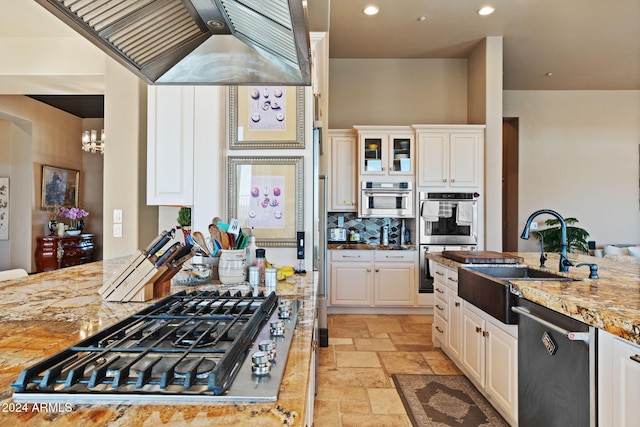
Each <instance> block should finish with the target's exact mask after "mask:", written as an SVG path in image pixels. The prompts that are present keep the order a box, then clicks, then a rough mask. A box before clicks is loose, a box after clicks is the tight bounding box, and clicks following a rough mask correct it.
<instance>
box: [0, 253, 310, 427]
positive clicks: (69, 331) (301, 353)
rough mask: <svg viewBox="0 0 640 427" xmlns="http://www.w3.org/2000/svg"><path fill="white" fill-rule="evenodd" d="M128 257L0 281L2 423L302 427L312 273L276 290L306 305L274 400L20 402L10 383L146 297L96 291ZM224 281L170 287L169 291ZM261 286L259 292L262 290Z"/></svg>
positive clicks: (123, 315)
mask: <svg viewBox="0 0 640 427" xmlns="http://www.w3.org/2000/svg"><path fill="white" fill-rule="evenodd" d="M128 259H129V258H128V257H122V258H117V259H113V260H105V261H98V262H93V263H90V264H82V265H79V266H75V267H69V268H64V269H61V270H55V271H52V272H47V273H39V274H33V275H30V276H28V277H25V278H22V279H15V280H7V281H3V282H0V425H21V426H41V425H45V424H46V425H56V426H74V427H76V426H79V425H82V426H127V427H135V426H153V427H157V426H200V425H225V426H230V425H235V426H283V425H286V426H300V425H304V419H305V416H306V414H305V405H306V403H307V389H308V381H309V368H310V363H311V339H312V332H313V320H314V313H315V311H316V307H315V304H316V301H315V290H316V278H315V275H314V274H307V275H304V276H297V275H295V276H292V277H289V278H288V279H287V281H281V282H278V284H277V287H276V294H277V295H279V296H283V297H285V298H292V297H297V298H298V299H299V300H300V301H301V302H302V306H301V308H300V311H299V314H298V323H297V326H296V332H295V334H294V337H293V341H292V343H291V349H290V352H289V356H288V360H287V366H286V369H285V372H284V378H283V380H282V386H281V388H280V394H279V396H278V400H277V401H276V402H265V403H262V402H261V403H244V402H229V403H226V402H215V403H207V404H175V405H160V404H131V405H128V404H118V405H102V404H95V405H76V404H72V405H70V406H69V405H59V407H48V408H44V410H39V408H38V407H37V405H35V404H19V405H18V404H15V403H14V402H13V401H12V399H11V395H12V393H13V388H12V387H11V383H12V382H13V381H15V380H16V379H17V378H18V375H19V374H20V372H21V371H22V370H23V369H24V368H26V367H28V366H31V365H33V364H34V363H36V362H38V361H40V360H42V359H44V358H45V357H48V356H51V355H53V354H55V353H56V352H58V351H60V350H63V349H65V348H67V347H69V346H71V345H73V344H75V343H76V342H78V341H80V340H82V339H84V338H86V337H88V336H90V335H92V334H94V333H96V332H98V331H99V330H101V329H104V328H106V327H107V326H109V325H112V324H114V323H116V322H117V321H119V320H122V319H123V318H126V317H128V316H131V315H132V314H134V313H136V312H138V311H140V310H141V309H143V308H144V307H146V306H148V305H150V304H151V303H153V302H154V301H155V300H152V301H147V302H144V303H133V302H130V303H119V302H106V301H102V300H101V298H100V295H99V294H98V289H99V288H100V287H101V286H102V284H103V281H104V280H107V279H108V278H109V277H111V276H112V274H113V273H114V272H115V271H116V269H117V268H118V267H119V266H120V265H122V264H123V263H125V262H126V261H127V260H128ZM198 288H201V289H202V288H204V289H215V288H225V289H227V288H230V286H224V285H215V284H211V285H203V286H200V287H185V286H175V285H174V286H172V288H171V293H176V292H179V291H182V290H186V291H187V292H189V291H191V290H195V289H198ZM261 289H262V288H260V289H259V290H261Z"/></svg>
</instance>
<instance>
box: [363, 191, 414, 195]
mask: <svg viewBox="0 0 640 427" xmlns="http://www.w3.org/2000/svg"><path fill="white" fill-rule="evenodd" d="M362 194H363V195H364V196H365V197H376V196H381V197H407V196H410V195H411V191H400V192H399V191H389V192H387V191H380V190H376V191H365V190H363V191H362Z"/></svg>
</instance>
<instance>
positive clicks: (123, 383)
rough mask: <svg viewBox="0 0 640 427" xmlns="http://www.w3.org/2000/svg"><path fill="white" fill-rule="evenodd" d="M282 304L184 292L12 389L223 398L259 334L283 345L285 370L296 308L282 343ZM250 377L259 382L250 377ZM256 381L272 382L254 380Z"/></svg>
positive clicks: (45, 364)
mask: <svg viewBox="0 0 640 427" xmlns="http://www.w3.org/2000/svg"><path fill="white" fill-rule="evenodd" d="M281 304H283V302H281ZM277 305H278V298H277V296H276V294H275V293H271V294H269V295H267V296H265V295H264V294H263V293H260V294H257V295H254V294H253V293H252V292H248V293H246V294H244V295H243V294H242V293H241V292H237V293H235V294H231V293H230V292H225V293H220V292H218V291H193V292H191V293H186V292H180V293H178V294H175V295H172V296H170V297H168V298H165V299H163V300H162V301H159V302H158V303H156V304H153V305H151V306H149V307H147V308H145V309H144V310H142V311H140V312H138V313H137V314H135V315H133V316H130V317H128V318H127V319H124V320H122V321H121V322H119V323H117V324H115V325H113V326H111V327H109V328H107V329H104V330H103V331H100V332H98V333H97V334H95V335H93V336H92V337H89V338H87V339H85V340H83V341H81V342H79V343H77V344H76V345H74V346H72V347H70V348H68V349H66V350H63V351H61V352H59V353H58V354H56V355H53V356H51V357H49V358H47V359H45V360H43V361H42V362H40V363H37V364H35V365H33V366H31V367H29V368H27V369H25V370H24V371H22V373H21V374H20V376H19V378H18V379H17V380H16V382H14V383H13V384H12V386H13V388H14V390H15V393H14V400H20V396H21V394H23V393H24V394H25V395H30V396H32V397H33V396H38V397H42V395H50V394H60V395H64V396H70V395H83V396H92V395H94V396H95V395H113V396H120V395H122V394H124V395H127V396H153V395H167V396H173V395H186V396H222V395H224V394H225V393H226V392H227V390H228V389H229V387H230V386H231V384H232V382H233V381H234V378H235V377H236V375H237V374H238V373H239V371H240V368H241V366H243V363H245V362H246V360H245V359H248V358H247V355H248V353H249V352H250V350H251V348H252V346H254V347H255V345H254V344H255V342H256V338H257V337H258V336H260V337H261V338H262V339H265V338H266V339H271V340H274V339H275V340H277V341H280V342H281V344H279V345H280V346H281V347H282V348H281V349H280V351H281V352H284V353H283V354H281V355H280V359H279V362H278V363H279V364H280V365H282V366H280V368H281V369H283V368H284V364H285V363H286V357H287V354H286V353H287V352H288V347H289V345H290V340H291V335H293V328H294V327H295V320H296V319H297V307H296V312H295V315H296V317H295V318H291V317H288V318H287V319H284V321H286V322H287V323H288V327H289V328H290V331H289V333H288V335H289V337H288V338H287V339H288V341H289V342H288V343H286V345H282V342H283V341H284V339H285V338H283V336H280V334H278V335H279V337H276V338H274V337H272V336H270V335H269V329H268V328H267V327H266V326H267V325H266V324H267V323H268V322H269V321H272V323H273V321H274V320H275V321H276V322H278V321H279V322H280V323H283V319H280V318H279V315H278V313H276V310H275V309H276V308H277ZM273 342H274V346H275V345H276V344H275V341H273ZM244 375H245V376H248V377H249V378H244V381H247V380H252V378H251V377H252V375H251V373H249V374H244ZM270 379H271V378H270V377H269V378H266V380H270ZM280 380H281V378H280ZM253 382H254V383H265V382H269V381H265V378H255V376H254V378H253ZM277 387H279V382H278V384H277ZM275 393H276V395H277V390H276V392H275ZM245 397H248V398H249V399H251V396H245ZM272 398H273V396H270V397H269V398H268V400H271V399H272ZM41 400H42V399H41ZM81 400H82V401H87V399H81ZM88 400H89V401H91V399H88ZM98 400H99V399H98ZM141 400H145V399H141ZM151 400H153V399H151Z"/></svg>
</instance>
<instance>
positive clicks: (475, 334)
mask: <svg viewBox="0 0 640 427" xmlns="http://www.w3.org/2000/svg"><path fill="white" fill-rule="evenodd" d="M483 332H484V319H483V318H482V317H480V316H479V315H477V314H476V313H474V312H473V311H471V310H470V309H469V307H468V306H467V304H464V306H463V309H462V358H461V362H462V366H464V367H465V368H466V370H467V371H468V373H469V375H470V376H472V377H473V379H475V380H476V381H477V382H478V384H479V385H480V387H484V385H485V384H484V379H485V377H484V375H485V365H484V364H485V341H484V337H483V336H482V333H483Z"/></svg>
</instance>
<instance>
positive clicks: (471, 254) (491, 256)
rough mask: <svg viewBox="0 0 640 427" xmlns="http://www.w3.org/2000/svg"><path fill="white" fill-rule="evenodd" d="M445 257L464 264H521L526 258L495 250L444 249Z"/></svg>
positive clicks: (443, 254)
mask: <svg viewBox="0 0 640 427" xmlns="http://www.w3.org/2000/svg"><path fill="white" fill-rule="evenodd" d="M442 256H443V257H444V258H448V259H452V260H454V261H458V262H461V263H463V264H520V263H523V262H524V258H522V257H519V256H516V255H511V254H506V253H503V252H493V251H443V252H442Z"/></svg>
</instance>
